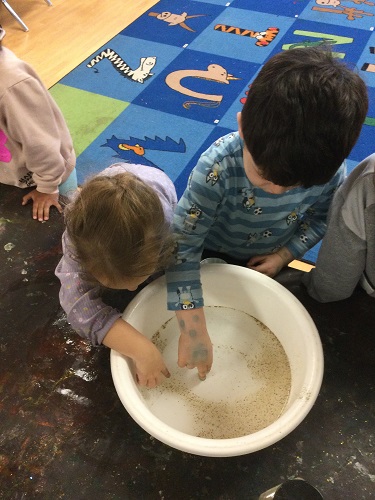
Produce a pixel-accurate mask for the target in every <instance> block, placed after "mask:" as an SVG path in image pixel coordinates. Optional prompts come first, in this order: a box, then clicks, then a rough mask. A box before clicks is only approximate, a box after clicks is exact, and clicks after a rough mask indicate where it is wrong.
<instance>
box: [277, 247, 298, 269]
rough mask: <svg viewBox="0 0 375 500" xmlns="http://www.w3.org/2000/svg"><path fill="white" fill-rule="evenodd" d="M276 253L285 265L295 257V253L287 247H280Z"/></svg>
mask: <svg viewBox="0 0 375 500" xmlns="http://www.w3.org/2000/svg"><path fill="white" fill-rule="evenodd" d="M276 253H277V255H278V256H279V257H280V258H281V260H282V261H283V267H284V266H286V265H287V264H289V263H290V262H292V260H294V259H295V257H294V255H293V254H292V253H291V252H290V250H288V249H287V248H286V247H281V248H279V249H278V250H277V252H276Z"/></svg>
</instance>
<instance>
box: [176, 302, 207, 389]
mask: <svg viewBox="0 0 375 500" xmlns="http://www.w3.org/2000/svg"><path fill="white" fill-rule="evenodd" d="M176 316H177V320H178V326H179V329H180V333H181V335H180V340H179V344H178V366H180V367H181V368H183V367H185V366H186V367H187V368H197V369H198V375H199V378H200V379H201V380H204V379H205V378H206V374H207V373H208V372H209V371H210V370H211V366H212V343H211V339H210V337H209V335H208V331H207V326H206V319H205V316H204V311H203V308H198V309H188V310H184V311H182V310H180V311H176Z"/></svg>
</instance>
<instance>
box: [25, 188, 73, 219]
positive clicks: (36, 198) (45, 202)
mask: <svg viewBox="0 0 375 500" xmlns="http://www.w3.org/2000/svg"><path fill="white" fill-rule="evenodd" d="M30 200H32V201H33V219H38V220H39V221H41V222H43V221H45V220H48V219H49V209H50V208H51V206H54V207H56V208H57V210H58V211H59V212H60V213H62V211H63V210H62V207H61V205H60V203H59V195H58V193H55V194H46V193H40V192H39V191H37V190H36V189H34V191H31V192H30V193H28V194H26V195H25V196H24V197H23V198H22V205H26V204H27V203H28V202H29V201H30Z"/></svg>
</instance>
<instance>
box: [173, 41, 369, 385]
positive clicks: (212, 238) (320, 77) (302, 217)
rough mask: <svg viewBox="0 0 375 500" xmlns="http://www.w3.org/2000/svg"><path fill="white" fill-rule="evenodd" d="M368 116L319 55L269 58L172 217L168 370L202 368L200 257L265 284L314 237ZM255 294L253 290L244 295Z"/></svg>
mask: <svg viewBox="0 0 375 500" xmlns="http://www.w3.org/2000/svg"><path fill="white" fill-rule="evenodd" d="M367 108H368V97H367V89H366V86H365V83H364V82H363V80H362V79H361V78H360V77H359V75H358V74H356V73H355V72H354V71H352V70H351V69H350V68H349V67H348V66H346V65H345V64H344V63H343V62H342V61H340V60H338V59H335V58H334V57H333V56H332V54H331V53H330V52H328V51H326V50H325V49H324V50H323V49H321V48H312V47H311V48H298V49H293V50H289V51H286V52H282V53H279V54H276V55H275V56H274V57H272V58H271V59H270V60H269V61H267V62H266V63H265V65H264V66H263V68H262V69H261V70H260V72H259V74H258V75H257V76H256V78H255V80H254V82H253V83H252V85H251V87H250V89H249V93H248V97H247V100H246V102H245V105H244V107H243V109H242V112H240V113H238V116H237V120H238V132H235V133H231V134H229V135H227V136H225V137H222V138H220V139H218V140H217V141H216V142H215V143H214V144H213V145H212V146H211V147H210V148H209V149H208V150H207V151H206V152H205V153H203V154H202V156H201V157H200V159H199V161H198V163H197V165H196V167H195V168H194V169H193V171H192V173H191V176H190V178H189V181H188V186H187V188H186V190H185V192H184V194H183V196H182V198H181V199H180V201H179V203H178V206H177V209H176V213H175V218H174V230H175V233H176V237H177V242H178V255H177V258H178V260H177V264H176V265H175V266H173V267H172V268H171V269H170V270H169V271H168V272H167V282H168V308H169V309H172V310H176V313H177V318H178V321H179V325H180V331H181V335H180V340H179V355H178V364H179V366H181V367H184V366H186V367H188V368H198V375H199V377H200V378H201V379H204V378H205V376H206V373H207V372H208V371H209V370H210V368H211V364H212V345H211V340H210V337H209V335H208V332H207V327H206V322H205V317H204V312H203V296H202V288H201V283H200V260H201V256H202V252H203V250H206V251H207V250H208V251H211V252H215V253H220V254H221V255H222V256H223V258H224V259H225V260H226V258H227V257H228V259H231V260H233V259H236V261H237V262H238V263H239V264H241V265H244V266H247V267H249V268H250V269H255V270H257V271H259V272H261V273H263V274H266V275H268V276H271V277H273V276H275V275H276V274H277V273H278V272H279V271H280V270H281V269H282V268H283V267H284V266H286V265H287V264H288V263H289V262H291V261H292V260H293V259H296V258H300V257H302V256H303V255H304V253H305V252H306V251H307V250H309V249H310V248H311V247H313V246H314V245H315V244H316V243H317V242H318V241H319V240H320V239H321V238H322V237H323V235H324V232H325V230H326V218H327V212H328V208H329V205H330V203H331V200H332V197H333V193H334V191H335V190H336V188H337V187H338V186H339V185H340V184H341V183H342V181H343V179H344V175H345V166H344V164H343V162H344V160H345V158H346V157H347V156H348V154H349V152H350V151H351V149H352V147H353V146H354V144H355V142H356V140H357V138H358V136H359V133H360V131H361V127H362V124H363V122H364V120H365V117H366V113H367ZM254 293H256V291H254Z"/></svg>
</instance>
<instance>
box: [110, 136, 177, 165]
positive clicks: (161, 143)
mask: <svg viewBox="0 0 375 500" xmlns="http://www.w3.org/2000/svg"><path fill="white" fill-rule="evenodd" d="M101 147H108V148H112V149H113V150H114V151H115V152H116V153H117V155H116V156H115V158H121V159H122V160H123V161H125V162H126V163H134V164H141V165H146V166H148V167H155V168H158V169H159V170H162V169H161V168H160V167H158V166H157V165H155V164H154V163H153V162H152V161H151V160H149V159H147V158H146V157H145V153H146V150H149V151H166V152H168V153H185V152H186V144H185V142H184V140H183V139H180V140H179V142H176V141H174V140H173V139H171V138H170V137H168V136H167V137H166V138H165V140H163V139H161V138H160V137H158V136H155V139H150V138H149V137H145V138H144V139H138V138H136V137H129V139H118V138H117V137H116V136H115V135H113V136H112V137H111V138H110V139H107V142H106V144H102V146H101Z"/></svg>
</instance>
